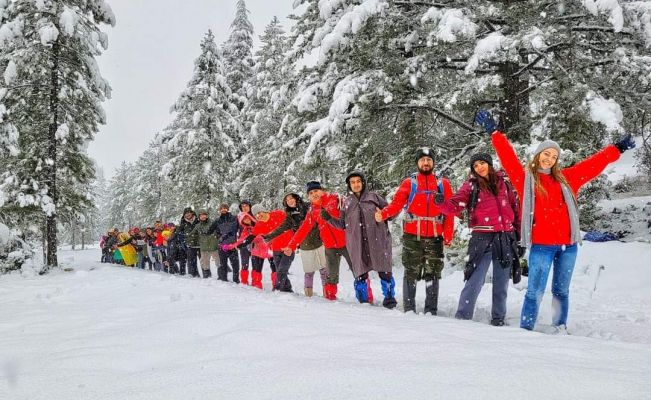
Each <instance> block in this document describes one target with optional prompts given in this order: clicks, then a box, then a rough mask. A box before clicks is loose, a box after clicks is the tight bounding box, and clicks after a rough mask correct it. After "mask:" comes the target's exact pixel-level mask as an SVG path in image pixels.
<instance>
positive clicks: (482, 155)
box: [470, 153, 493, 169]
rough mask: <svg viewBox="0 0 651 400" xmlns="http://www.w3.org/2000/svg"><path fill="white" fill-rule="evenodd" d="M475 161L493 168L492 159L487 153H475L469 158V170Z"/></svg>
mask: <svg viewBox="0 0 651 400" xmlns="http://www.w3.org/2000/svg"><path fill="white" fill-rule="evenodd" d="M475 161H484V162H486V164H488V165H490V166H491V167H492V166H493V157H491V155H490V154H488V153H475V154H473V155H472V156H471V157H470V169H472V167H473V166H474V165H475Z"/></svg>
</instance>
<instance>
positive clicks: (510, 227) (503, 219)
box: [439, 171, 521, 234]
mask: <svg viewBox="0 0 651 400" xmlns="http://www.w3.org/2000/svg"><path fill="white" fill-rule="evenodd" d="M504 176H505V175H504V172H502V171H498V172H497V177H498V181H497V189H498V190H497V196H495V195H494V194H493V193H491V192H490V190H488V189H480V190H479V196H478V198H477V205H476V206H475V208H474V209H473V210H472V212H471V213H470V218H469V221H468V226H469V227H470V228H471V229H472V230H473V231H475V232H477V231H478V232H512V231H515V232H517V233H518V234H519V232H520V218H521V216H520V202H519V201H518V199H517V198H516V196H515V192H514V189H513V188H511V189H509V188H508V187H507V184H506V182H505V181H504ZM477 179H478V178H477V177H475V176H472V177H471V178H470V179H468V180H467V181H465V182H464V183H463V185H461V187H460V188H459V190H458V191H457V192H456V193H455V194H454V195H453V196H452V197H451V198H449V199H448V200H446V201H444V202H443V203H442V204H440V205H439V208H440V209H441V212H442V213H443V214H458V213H459V212H461V211H463V209H464V208H466V207H467V206H468V204H469V202H470V195H471V193H472V182H473V181H477ZM477 184H478V183H477Z"/></svg>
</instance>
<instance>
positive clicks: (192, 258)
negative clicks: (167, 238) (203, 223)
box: [176, 207, 199, 277]
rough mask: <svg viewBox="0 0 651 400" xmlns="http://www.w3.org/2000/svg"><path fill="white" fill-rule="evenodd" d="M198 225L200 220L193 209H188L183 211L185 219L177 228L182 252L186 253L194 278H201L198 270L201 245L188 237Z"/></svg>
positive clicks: (190, 272) (189, 268)
mask: <svg viewBox="0 0 651 400" xmlns="http://www.w3.org/2000/svg"><path fill="white" fill-rule="evenodd" d="M198 223H199V219H198V218H197V216H196V214H195V213H194V211H193V210H192V208H191V207H187V208H186V209H185V210H183V217H182V218H181V222H180V223H179V226H178V227H177V228H176V234H177V235H178V238H179V241H180V242H181V244H182V251H184V252H185V255H186V258H187V263H188V274H189V275H191V276H193V277H198V276H199V271H198V270H197V258H198V256H199V243H198V242H197V241H196V240H194V238H193V239H190V238H189V237H188V236H189V234H190V232H192V230H193V229H194V227H195V226H197V224H198Z"/></svg>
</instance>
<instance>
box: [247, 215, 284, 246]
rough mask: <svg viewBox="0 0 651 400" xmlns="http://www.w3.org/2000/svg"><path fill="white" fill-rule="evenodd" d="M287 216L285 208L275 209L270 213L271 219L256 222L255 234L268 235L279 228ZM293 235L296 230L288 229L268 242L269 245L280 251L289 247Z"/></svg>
mask: <svg viewBox="0 0 651 400" xmlns="http://www.w3.org/2000/svg"><path fill="white" fill-rule="evenodd" d="M286 217H287V214H286V213H285V211H283V210H273V211H271V212H270V213H269V220H268V221H266V222H262V221H258V222H257V223H256V224H255V227H254V228H253V234H254V235H266V234H269V233H271V232H273V231H274V230H276V228H278V227H279V226H280V225H281V224H282V223H283V221H285V218H286ZM292 236H294V232H292V230H291V229H288V230H286V231H285V232H283V233H281V234H280V235H278V236H277V237H275V238H274V239H273V240H272V241H270V242H269V243H268V245H269V247H271V250H272V251H280V250H282V249H284V248H285V247H287V245H288V244H289V241H290V240H291V239H292Z"/></svg>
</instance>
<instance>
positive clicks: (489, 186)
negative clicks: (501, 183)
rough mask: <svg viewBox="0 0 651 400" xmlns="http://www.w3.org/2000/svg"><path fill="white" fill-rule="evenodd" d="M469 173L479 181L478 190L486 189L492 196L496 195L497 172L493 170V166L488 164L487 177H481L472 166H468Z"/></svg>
mask: <svg viewBox="0 0 651 400" xmlns="http://www.w3.org/2000/svg"><path fill="white" fill-rule="evenodd" d="M470 173H471V174H472V176H474V177H475V178H476V179H477V182H479V189H480V190H488V191H489V192H491V193H493V195H494V196H497V190H498V188H497V181H498V178H497V173H496V172H495V168H493V166H492V165H490V164H489V165H488V177H487V178H482V177H481V176H479V175H477V173H476V172H475V169H474V168H470Z"/></svg>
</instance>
